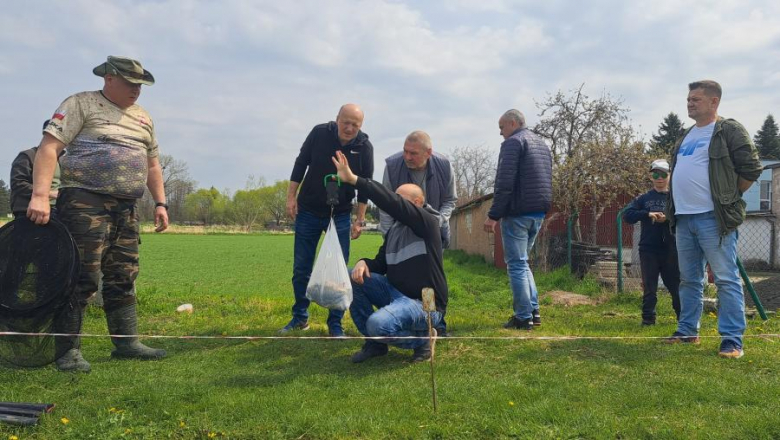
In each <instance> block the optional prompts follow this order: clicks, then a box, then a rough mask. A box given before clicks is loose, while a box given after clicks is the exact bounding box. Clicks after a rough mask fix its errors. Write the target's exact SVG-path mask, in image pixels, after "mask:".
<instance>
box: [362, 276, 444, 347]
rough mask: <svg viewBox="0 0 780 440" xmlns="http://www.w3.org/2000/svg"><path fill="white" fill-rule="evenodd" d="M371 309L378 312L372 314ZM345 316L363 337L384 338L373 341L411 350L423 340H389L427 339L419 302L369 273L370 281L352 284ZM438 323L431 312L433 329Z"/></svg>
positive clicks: (434, 314) (439, 314)
mask: <svg viewBox="0 0 780 440" xmlns="http://www.w3.org/2000/svg"><path fill="white" fill-rule="evenodd" d="M374 307H376V308H377V309H378V310H377V311H374ZM349 313H350V315H351V316H352V321H354V322H355V327H357V329H358V330H359V331H360V333H361V334H363V335H364V336H371V337H377V336H382V337H387V338H388V339H387V340H382V341H376V342H383V343H387V344H390V345H394V346H396V347H398V348H407V349H415V348H417V347H419V346H421V345H423V344H424V343H425V340H424V339H397V340H393V339H392V338H393V337H404V336H419V337H424V336H428V314H427V313H426V312H425V311H424V310H423V306H422V301H420V300H419V299H412V298H409V297H408V296H406V295H404V294H403V293H401V292H399V291H398V289H396V288H395V287H393V286H392V285H391V284H390V282H389V281H387V278H386V277H385V276H383V275H380V274H377V273H372V274H371V277H370V278H369V277H364V278H363V284H357V283H355V282H353V283H352V305H351V306H349ZM441 320H442V315H441V313H439V312H432V313H431V321H432V324H433V327H437V326H438V325H439V324H440V322H441Z"/></svg>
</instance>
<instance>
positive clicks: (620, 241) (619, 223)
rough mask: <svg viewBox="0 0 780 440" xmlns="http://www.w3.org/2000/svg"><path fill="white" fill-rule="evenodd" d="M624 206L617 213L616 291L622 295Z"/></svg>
mask: <svg viewBox="0 0 780 440" xmlns="http://www.w3.org/2000/svg"><path fill="white" fill-rule="evenodd" d="M629 206H631V205H626V206H624V207H623V209H621V210H620V211H618V213H617V291H618V293H623V212H624V211H625V210H626V209H628V207H629Z"/></svg>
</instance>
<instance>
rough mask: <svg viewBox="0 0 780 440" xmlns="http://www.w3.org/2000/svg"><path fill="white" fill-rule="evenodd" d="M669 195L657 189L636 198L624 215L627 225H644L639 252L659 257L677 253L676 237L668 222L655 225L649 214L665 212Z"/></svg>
mask: <svg viewBox="0 0 780 440" xmlns="http://www.w3.org/2000/svg"><path fill="white" fill-rule="evenodd" d="M668 199H669V193H662V192H658V191H656V190H655V189H651V190H650V191H648V192H646V193H644V194H642V195H641V196H639V197H637V198H635V199H634V200H633V201H632V202H631V204H630V205H628V207H627V208H626V210H625V212H624V213H623V219H624V220H625V221H626V223H630V224H634V223H636V222H641V223H642V234H641V235H640V237H639V252H647V253H651V254H657V255H669V254H670V253H676V252H677V246H676V245H675V240H674V236H673V235H672V233H671V231H670V230H669V225H667V224H666V222H663V223H655V222H653V221H652V220H651V219H650V217H649V214H650V213H651V212H664V210H665V209H666V203H667V200H668Z"/></svg>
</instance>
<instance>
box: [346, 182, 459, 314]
mask: <svg viewBox="0 0 780 440" xmlns="http://www.w3.org/2000/svg"><path fill="white" fill-rule="evenodd" d="M355 186H357V188H358V191H360V192H361V193H365V194H366V195H367V196H368V198H370V199H371V200H372V201H373V202H374V203H375V204H376V206H378V207H379V209H381V210H383V211H385V212H386V213H388V214H390V216H392V217H393V218H394V219H395V223H393V226H392V227H391V228H390V230H389V231H387V234H385V237H384V242H383V243H382V246H381V247H380V248H379V251H378V252H377V254H376V257H374V258H373V259H368V258H364V259H363V261H364V262H365V263H366V265H367V266H368V270H369V271H370V272H372V273H378V274H384V275H385V276H386V277H387V281H388V282H389V283H390V284H391V285H392V286H393V287H395V288H396V289H398V291H399V292H401V293H403V294H404V295H406V296H408V297H409V298H413V299H422V289H423V288H425V287H431V288H433V290H434V293H435V297H436V309H437V310H438V311H439V312H441V313H442V314H444V313H446V311H447V298H448V296H449V294H448V289H447V278H446V277H445V275H444V263H443V261H442V252H443V251H442V246H441V234H440V231H439V213H438V212H436V211H435V210H434V209H433V208H431V207H430V206H429V205H425V206H424V207H422V208H421V207H418V206H416V205H415V204H413V203H412V202H410V201H408V200H406V199H404V198H403V197H401V196H399V195H398V194H396V193H394V192H391V191H390V190H388V189H387V188H385V186H384V185H382V184H381V183H379V182H375V181H373V180H370V179H364V178H361V177H358V181H357V183H356V185H355Z"/></svg>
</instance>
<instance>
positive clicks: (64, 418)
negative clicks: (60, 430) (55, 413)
mask: <svg viewBox="0 0 780 440" xmlns="http://www.w3.org/2000/svg"><path fill="white" fill-rule="evenodd" d="M60 422H62V424H63V425H67V424H68V423H70V420H68V418H67V417H63V418H61V419H60Z"/></svg>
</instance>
